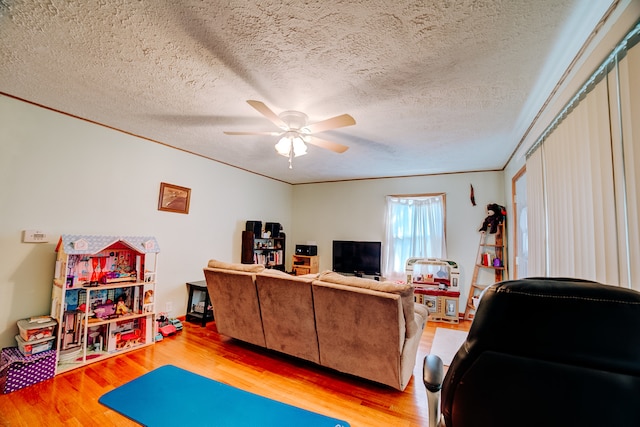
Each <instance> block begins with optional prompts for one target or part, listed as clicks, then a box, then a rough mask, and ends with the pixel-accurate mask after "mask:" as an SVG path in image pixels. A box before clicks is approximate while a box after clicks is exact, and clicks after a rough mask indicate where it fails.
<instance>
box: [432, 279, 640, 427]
mask: <svg viewBox="0 0 640 427" xmlns="http://www.w3.org/2000/svg"><path fill="white" fill-rule="evenodd" d="M443 372H444V369H443V365H442V361H441V360H440V358H439V357H438V356H435V355H428V356H427V357H425V360H424V383H425V386H426V387H427V400H428V405H429V425H430V427H436V426H443V425H446V426H447V427H463V426H474V427H479V426H480V427H483V426H490V427H501V426H505V427H506V426H508V427H526V426H535V427H549V426H563V427H567V426H580V427H585V426H599V427H605V426H606V427H608V426H615V427H620V426H636V427H637V426H640V292H636V291H633V290H629V289H624V288H619V287H616V286H609V285H602V284H599V283H595V282H589V281H584V280H577V279H563V278H531V279H523V280H513V281H506V282H501V283H498V284H495V285H492V286H490V287H488V288H487V289H486V290H485V291H484V293H483V295H482V299H481V301H480V305H479V306H478V310H477V311H476V316H475V319H474V320H473V323H472V325H471V328H470V330H469V335H468V337H467V339H466V341H465V342H464V343H463V345H462V346H461V347H460V349H459V350H458V352H457V354H456V356H455V357H454V359H453V362H452V363H451V366H450V367H449V369H448V371H447V373H446V376H444V375H443ZM443 376H444V378H443ZM440 411H441V412H440ZM443 423H444V424H443Z"/></svg>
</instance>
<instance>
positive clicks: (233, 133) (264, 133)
mask: <svg viewBox="0 0 640 427" xmlns="http://www.w3.org/2000/svg"><path fill="white" fill-rule="evenodd" d="M224 134H225V135H269V136H278V135H282V132H227V131H225V132H224Z"/></svg>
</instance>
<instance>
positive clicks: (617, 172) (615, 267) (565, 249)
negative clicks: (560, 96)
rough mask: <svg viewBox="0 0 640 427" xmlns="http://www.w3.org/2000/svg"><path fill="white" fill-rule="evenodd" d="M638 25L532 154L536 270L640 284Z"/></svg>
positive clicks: (530, 220)
mask: <svg viewBox="0 0 640 427" xmlns="http://www.w3.org/2000/svg"><path fill="white" fill-rule="evenodd" d="M639 30H640V26H637V27H636V28H635V29H634V31H632V32H631V33H629V35H628V36H627V38H625V40H624V41H623V42H622V43H621V45H620V46H619V47H618V48H617V49H616V51H614V52H613V53H612V55H611V56H610V57H609V59H608V60H607V62H605V63H604V64H603V66H602V67H601V68H600V69H599V71H598V72H597V73H596V74H594V76H593V77H592V78H591V79H590V81H589V82H587V83H586V84H585V86H584V87H583V90H582V91H581V93H579V94H578V95H576V98H574V100H573V101H572V102H571V103H570V105H569V106H568V107H567V108H565V110H563V112H562V114H561V116H559V118H558V119H556V121H555V122H554V124H553V126H552V127H550V128H549V129H548V130H547V131H546V133H545V135H544V136H543V137H541V140H540V141H539V143H537V144H536V145H535V146H534V148H532V149H531V150H530V151H529V153H528V155H527V195H528V200H527V202H528V206H529V216H528V227H529V274H530V275H532V276H567V277H577V278H583V279H588V280H595V281H598V282H602V283H609V284H619V285H622V286H626V287H634V288H637V289H640V275H639V274H640V271H639V270H638V269H639V268H640V267H638V266H639V265H640V246H639V245H640V243H638V241H639V237H640V234H638V221H639V219H640V218H639V216H638V213H639V211H640V204H639V202H640V201H639V198H638V190H640V180H639V179H640V175H638V172H636V171H637V170H638V166H640V148H638V147H639V144H640V46H638V45H636V44H635V39H637V34H638V33H639Z"/></svg>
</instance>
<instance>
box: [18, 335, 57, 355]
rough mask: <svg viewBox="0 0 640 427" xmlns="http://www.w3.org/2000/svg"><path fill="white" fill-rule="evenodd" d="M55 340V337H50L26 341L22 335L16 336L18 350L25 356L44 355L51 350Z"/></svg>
mask: <svg viewBox="0 0 640 427" xmlns="http://www.w3.org/2000/svg"><path fill="white" fill-rule="evenodd" d="M54 338H55V337H48V338H43V339H41V340H34V341H25V340H23V339H22V337H21V336H20V335H16V342H17V343H18V350H20V352H21V353H22V354H23V355H25V356H32V355H34V354H38V353H42V352H43V351H47V350H51V348H52V347H53V340H54Z"/></svg>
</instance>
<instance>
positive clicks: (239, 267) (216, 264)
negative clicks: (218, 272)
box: [207, 259, 265, 273]
mask: <svg viewBox="0 0 640 427" xmlns="http://www.w3.org/2000/svg"><path fill="white" fill-rule="evenodd" d="M207 266H208V267H209V268H219V269H223V270H234V271H246V272H248V273H260V272H261V271H263V270H264V269H265V268H264V265H261V264H239V263H231V262H223V261H218V260H215V259H211V260H209V264H207Z"/></svg>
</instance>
